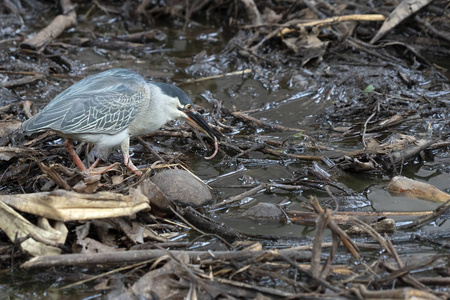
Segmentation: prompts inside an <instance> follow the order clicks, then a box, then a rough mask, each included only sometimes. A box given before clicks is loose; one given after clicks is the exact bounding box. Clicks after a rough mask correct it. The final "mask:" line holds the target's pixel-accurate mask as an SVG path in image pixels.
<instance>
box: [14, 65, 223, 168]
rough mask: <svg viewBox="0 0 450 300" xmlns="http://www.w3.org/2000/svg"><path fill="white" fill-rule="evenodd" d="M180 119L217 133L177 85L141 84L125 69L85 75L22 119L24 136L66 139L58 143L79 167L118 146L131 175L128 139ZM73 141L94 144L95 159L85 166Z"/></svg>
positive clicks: (139, 78) (137, 78)
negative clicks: (46, 134)
mask: <svg viewBox="0 0 450 300" xmlns="http://www.w3.org/2000/svg"><path fill="white" fill-rule="evenodd" d="M175 119H185V120H187V121H188V124H190V125H191V126H193V127H196V128H197V129H199V130H201V131H203V132H204V133H206V134H207V135H208V136H209V137H210V138H211V139H213V140H214V146H215V151H214V154H213V155H212V156H211V157H207V158H212V157H214V156H215V154H216V153H217V150H218V146H217V134H216V133H215V132H214V131H213V130H212V128H211V127H210V126H209V125H208V124H207V123H206V121H205V120H204V119H203V118H202V116H201V115H200V114H199V113H198V112H197V111H196V110H195V106H194V104H193V103H192V100H191V99H190V98H189V97H188V96H187V95H186V93H185V92H183V91H182V90H181V89H180V88H178V87H176V86H174V85H171V84H167V83H160V82H147V81H146V80H145V79H144V78H143V77H142V76H141V75H139V74H138V73H136V72H134V71H131V70H127V69H111V70H108V71H105V72H101V73H98V74H95V75H91V76H88V77H86V78H84V79H82V80H80V81H78V82H77V83H75V84H74V85H72V86H71V87H69V88H68V89H66V90H64V91H63V92H62V93H60V94H59V95H57V96H56V97H55V98H54V99H53V100H52V101H50V103H49V104H48V105H47V106H45V107H44V108H43V109H42V110H41V111H40V112H39V113H38V114H36V115H35V116H33V117H32V118H30V119H28V120H27V121H25V122H23V124H22V130H23V131H24V133H26V134H32V133H35V132H42V131H48V130H53V131H55V132H56V134H58V135H59V136H61V137H63V138H66V139H67V140H66V142H65V143H64V146H65V148H66V150H67V152H68V153H69V154H70V155H71V156H72V159H73V161H74V162H75V164H76V165H77V166H78V168H79V169H80V170H81V171H92V169H93V168H94V167H95V166H96V165H97V163H98V162H99V159H100V157H101V158H106V157H105V156H107V155H108V154H109V153H110V150H111V149H112V148H114V147H116V146H119V145H120V148H121V151H122V154H123V159H124V163H125V165H126V166H127V167H128V168H129V169H130V170H131V171H133V172H134V173H135V174H137V175H141V174H142V173H141V171H139V170H138V168H137V167H136V166H135V165H134V164H133V162H132V161H131V159H130V154H129V146H130V137H132V136H142V135H146V134H149V133H151V132H153V131H156V130H157V129H159V128H161V127H162V126H163V125H164V124H166V123H167V122H168V121H171V120H175ZM73 140H77V141H81V142H88V143H92V144H94V145H95V147H94V149H95V150H96V151H95V153H96V154H97V156H98V158H97V160H96V161H95V163H94V164H93V165H92V167H91V168H90V169H89V170H88V169H87V168H86V167H85V165H84V164H83V162H82V161H81V159H80V158H79V156H78V155H77V153H76V152H75V151H74V149H73Z"/></svg>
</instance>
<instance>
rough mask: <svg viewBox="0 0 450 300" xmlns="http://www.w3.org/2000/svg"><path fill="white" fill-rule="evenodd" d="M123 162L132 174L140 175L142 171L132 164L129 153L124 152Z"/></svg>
mask: <svg viewBox="0 0 450 300" xmlns="http://www.w3.org/2000/svg"><path fill="white" fill-rule="evenodd" d="M123 162H124V163H125V166H127V168H128V169H130V170H131V171H132V172H133V173H134V174H136V175H137V176H141V175H142V172H141V171H139V169H138V168H137V167H136V166H135V165H134V164H133V162H132V161H131V158H130V153H128V152H127V153H124V154H123Z"/></svg>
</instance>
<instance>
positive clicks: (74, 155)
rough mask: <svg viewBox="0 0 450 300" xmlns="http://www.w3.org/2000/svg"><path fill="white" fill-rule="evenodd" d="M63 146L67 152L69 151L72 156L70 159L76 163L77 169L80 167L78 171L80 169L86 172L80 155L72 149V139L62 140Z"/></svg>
mask: <svg viewBox="0 0 450 300" xmlns="http://www.w3.org/2000/svg"><path fill="white" fill-rule="evenodd" d="M64 148H66V151H67V153H69V154H70V155H71V156H72V160H73V162H74V163H75V164H76V165H77V167H78V169H80V171H82V172H87V169H86V166H85V165H84V164H83V162H82V161H81V159H80V157H79V156H78V154H77V153H76V152H75V150H74V149H73V140H72V139H67V140H66V141H65V142H64Z"/></svg>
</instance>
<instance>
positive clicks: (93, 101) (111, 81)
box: [22, 69, 147, 134]
mask: <svg viewBox="0 0 450 300" xmlns="http://www.w3.org/2000/svg"><path fill="white" fill-rule="evenodd" d="M146 85H147V83H146V82H145V80H144V78H142V76H141V75H139V74H138V73H135V72H133V71H130V70H126V69H113V70H109V71H106V72H102V73H99V74H96V75H92V76H89V77H86V78H84V79H83V80H80V81H79V82H77V83H75V84H74V85H72V86H71V87H70V88H68V89H67V90H65V91H64V92H62V93H61V94H59V95H58V96H56V98H55V99H53V100H52V101H51V102H50V103H49V104H48V105H47V106H46V107H45V108H44V109H43V110H42V111H41V112H40V113H39V114H37V115H36V116H34V117H33V118H31V119H29V120H28V121H26V122H24V124H23V125H22V128H23V130H24V131H28V132H37V131H43V130H50V129H51V130H56V131H59V132H62V133H64V134H77V133H107V134H114V133H117V132H120V131H122V130H123V129H125V128H126V127H127V126H128V125H129V124H130V123H131V121H132V120H133V118H134V117H135V116H136V113H137V112H138V111H139V108H140V106H141V103H142V101H143V99H144V97H146V96H147V95H146V94H147V89H146Z"/></svg>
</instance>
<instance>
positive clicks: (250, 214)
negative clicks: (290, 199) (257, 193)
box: [241, 202, 284, 220]
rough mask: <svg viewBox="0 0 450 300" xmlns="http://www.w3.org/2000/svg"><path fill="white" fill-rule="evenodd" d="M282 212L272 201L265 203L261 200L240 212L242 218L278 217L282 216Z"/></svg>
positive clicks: (272, 218) (271, 218)
mask: <svg viewBox="0 0 450 300" xmlns="http://www.w3.org/2000/svg"><path fill="white" fill-rule="evenodd" d="M283 215H284V214H283V212H282V211H281V209H280V208H279V207H278V206H276V205H275V204H272V203H265V202H261V203H258V204H256V205H255V206H253V207H250V208H249V209H247V210H246V211H245V212H243V213H242V214H241V216H242V217H244V218H250V219H256V220H260V219H270V220H274V219H280V218H282V217H283Z"/></svg>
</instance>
